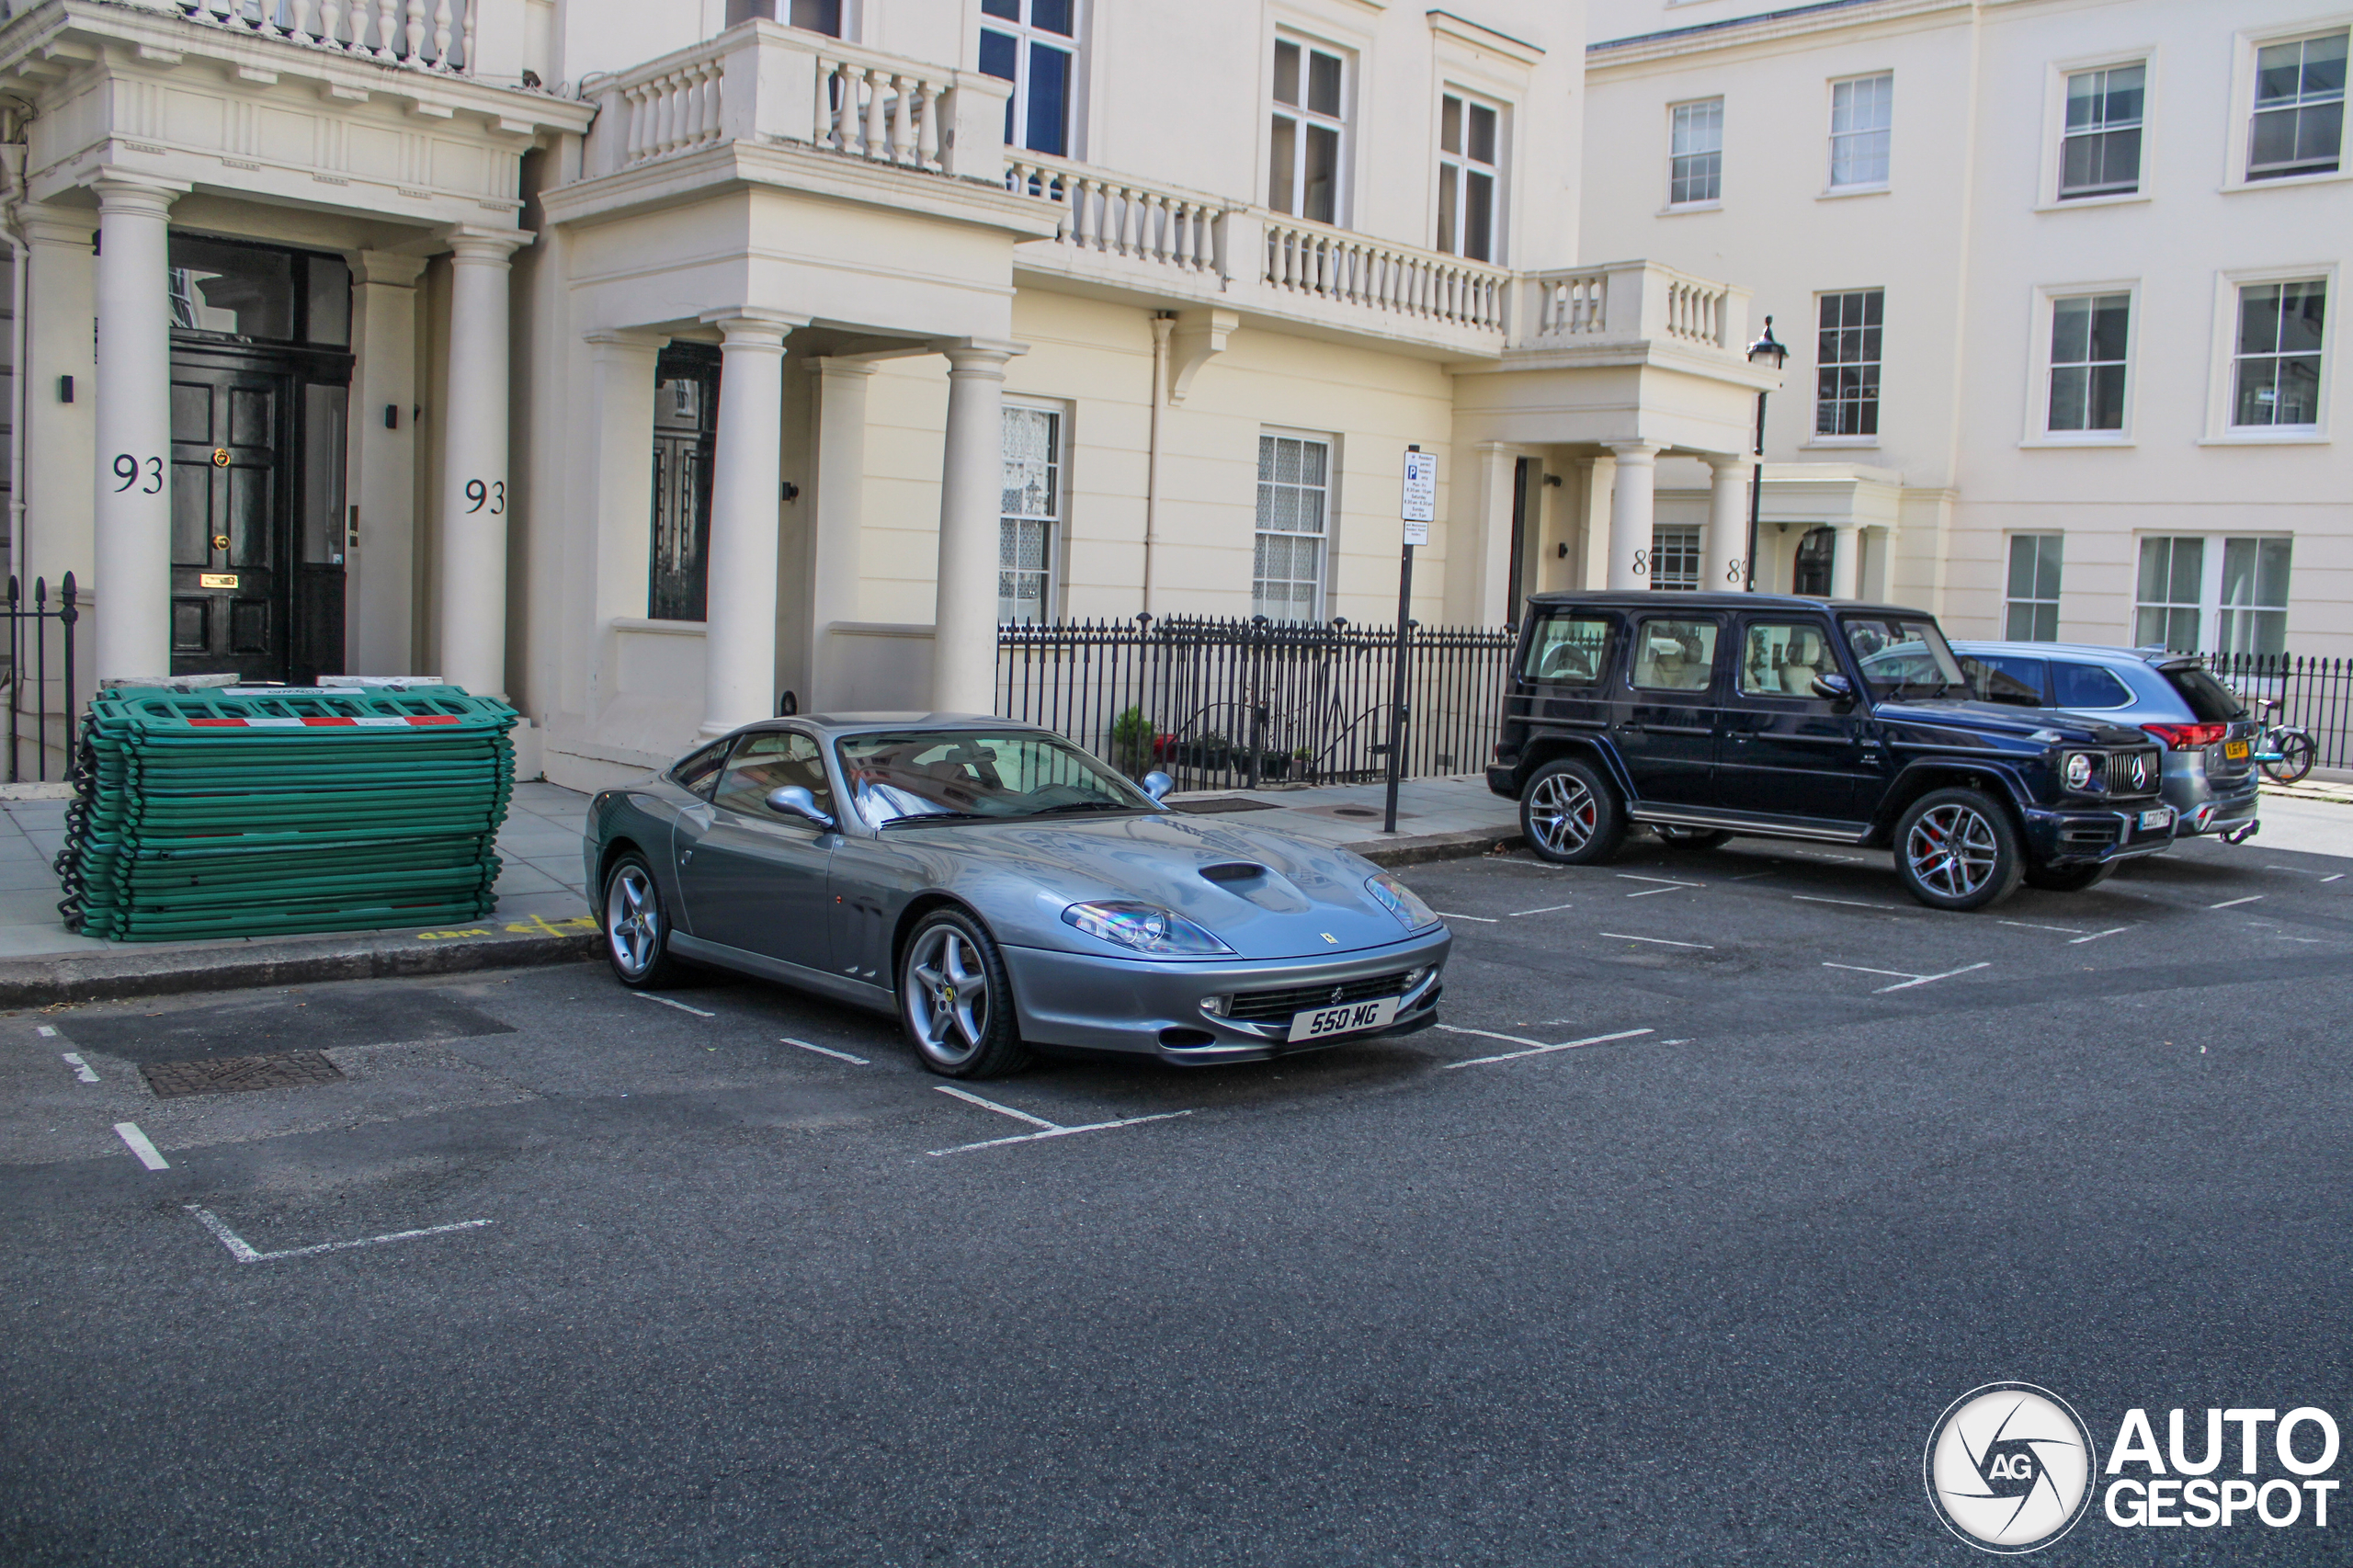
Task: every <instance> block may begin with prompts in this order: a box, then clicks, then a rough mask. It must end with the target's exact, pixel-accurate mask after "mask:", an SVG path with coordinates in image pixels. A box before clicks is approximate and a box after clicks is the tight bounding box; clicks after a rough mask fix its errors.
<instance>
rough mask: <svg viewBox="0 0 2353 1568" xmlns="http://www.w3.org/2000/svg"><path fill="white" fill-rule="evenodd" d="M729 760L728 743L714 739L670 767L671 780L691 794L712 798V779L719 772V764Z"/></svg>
mask: <svg viewBox="0 0 2353 1568" xmlns="http://www.w3.org/2000/svg"><path fill="white" fill-rule="evenodd" d="M726 760H727V743H726V742H725V741H713V742H711V743H710V744H709V745H707V746H705V747H703V748H702V750H700V751H698V752H689V753H688V755H687V756H686V759H685V760H684V761H682V762H680V763H679V764H678V766H677V767H674V768H672V769H670V782H671V783H673V784H676V786H677V787H678V788H679V789H681V790H686V791H687V792H688V794H690V795H699V796H701V797H702V798H703V799H704V800H706V801H708V800H709V799H710V781H711V779H712V778H716V777H717V776H718V773H719V765H720V764H721V763H722V762H725V761H726Z"/></svg>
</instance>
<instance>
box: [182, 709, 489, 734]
mask: <svg viewBox="0 0 2353 1568" xmlns="http://www.w3.org/2000/svg"><path fill="white" fill-rule="evenodd" d="M188 722H189V723H190V724H191V725H193V726H195V727H196V728H198V729H199V730H335V729H354V728H356V729H363V730H389V729H407V728H409V727H411V726H423V725H426V724H456V723H460V722H463V721H461V720H460V719H459V718H458V717H457V716H456V715H455V714H450V713H427V714H423V715H418V716H414V717H405V718H384V719H340V718H335V719H190V720H189V721H188Z"/></svg>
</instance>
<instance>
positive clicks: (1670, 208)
mask: <svg viewBox="0 0 2353 1568" xmlns="http://www.w3.org/2000/svg"><path fill="white" fill-rule="evenodd" d="M1722 210H1724V204H1723V201H1722V199H1717V200H1714V201H1685V202H1680V203H1677V202H1672V201H1670V202H1668V203H1667V204H1666V205H1665V206H1664V207H1662V208H1660V209H1659V210H1658V215H1659V216H1660V217H1662V218H1680V217H1682V216H1683V214H1685V213H1686V212H1721V211H1722Z"/></svg>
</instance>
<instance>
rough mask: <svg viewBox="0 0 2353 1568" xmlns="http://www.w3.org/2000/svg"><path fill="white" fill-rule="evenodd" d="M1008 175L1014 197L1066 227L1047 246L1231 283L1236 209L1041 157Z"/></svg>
mask: <svg viewBox="0 0 2353 1568" xmlns="http://www.w3.org/2000/svg"><path fill="white" fill-rule="evenodd" d="M1005 171H1006V172H1005V186H1006V189H1007V190H1010V191H1012V192H1013V193H1014V194H1015V195H1017V196H1029V197H1033V198H1035V199H1038V200H1040V201H1045V202H1051V203H1054V204H1055V205H1056V207H1057V209H1058V211H1057V217H1058V218H1059V219H1060V221H1061V224H1062V227H1061V228H1060V229H1059V230H1058V231H1057V232H1056V233H1055V234H1054V237H1053V238H1052V239H1051V241H1046V242H1040V243H1044V244H1057V245H1066V246H1069V247H1071V248H1073V249H1075V250H1078V251H1082V252H1091V253H1095V254H1097V255H1104V256H1122V257H1126V258H1127V259H1129V260H1131V261H1139V262H1143V263H1146V264H1148V265H1149V266H1152V267H1165V268H1169V269H1172V270H1174V271H1176V272H1180V273H1189V274H1193V275H1196V276H1208V277H1213V278H1217V279H1219V280H1221V281H1222V280H1223V279H1224V278H1227V277H1228V276H1229V274H1228V272H1227V269H1226V256H1227V251H1226V247H1225V241H1224V224H1225V217H1226V214H1227V213H1228V212H1229V211H1231V210H1234V209H1233V204H1232V203H1230V202H1226V201H1222V200H1221V199H1218V198H1216V197H1213V196H1202V195H1199V194H1198V193H1195V192H1191V191H1180V190H1177V189H1175V188H1173V187H1167V186H1156V185H1149V184H1146V183H1144V182H1142V181H1141V180H1137V179H1133V178H1131V177H1130V176H1125V175H1115V174H1112V173H1110V172H1108V171H1107V170H1103V169H1097V168H1090V167H1088V166H1087V165H1084V164H1074V163H1071V162H1069V161H1067V160H1065V159H1061V158H1048V157H1044V156H1041V155H1040V154H1038V153H1012V154H1009V155H1008V156H1007V157H1006V161H1005Z"/></svg>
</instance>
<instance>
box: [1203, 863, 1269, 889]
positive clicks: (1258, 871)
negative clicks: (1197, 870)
mask: <svg viewBox="0 0 2353 1568" xmlns="http://www.w3.org/2000/svg"><path fill="white" fill-rule="evenodd" d="M1201 875H1202V876H1204V877H1207V878H1208V879H1209V880H1210V881H1213V882H1216V883H1218V884H1219V885H1221V886H1228V887H1230V886H1232V885H1233V883H1235V882H1247V881H1256V880H1257V879H1258V878H1260V877H1263V876H1265V875H1267V868H1266V867H1264V866H1261V865H1259V864H1258V863H1257V862H1256V860H1221V861H1219V862H1218V863H1217V864H1215V865H1213V866H1204V867H1202V868H1201Z"/></svg>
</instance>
